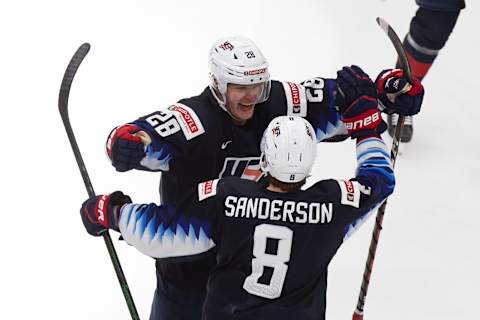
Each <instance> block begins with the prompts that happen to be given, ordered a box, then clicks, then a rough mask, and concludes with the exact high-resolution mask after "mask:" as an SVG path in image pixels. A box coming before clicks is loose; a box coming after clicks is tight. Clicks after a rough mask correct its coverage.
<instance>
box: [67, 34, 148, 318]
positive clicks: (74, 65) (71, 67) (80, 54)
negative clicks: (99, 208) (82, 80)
mask: <svg viewBox="0 0 480 320" xmlns="http://www.w3.org/2000/svg"><path fill="white" fill-rule="evenodd" d="M89 50H90V44H88V43H84V44H82V45H81V46H80V47H79V48H78V49H77V51H76V52H75V54H74V55H73V57H72V59H71V60H70V62H69V63H68V67H67V70H66V71H65V74H64V75H63V79H62V84H61V86H60V94H59V96H58V109H59V111H60V116H61V117H62V121H63V125H64V126H65V130H66V131H67V135H68V139H69V140H70V145H71V146H72V149H73V154H74V155H75V159H76V160H77V164H78V168H79V169H80V172H81V174H82V178H83V182H84V183H85V187H86V188H87V192H88V196H89V197H94V196H95V191H93V186H92V183H91V182H90V178H89V176H88V172H87V168H86V167H85V163H84V162H83V159H82V155H81V153H80V149H79V148H78V145H77V141H76V139H75V135H74V134H73V130H72V126H71V125H70V119H69V117H68V96H69V95H70V87H71V86H72V81H73V78H74V77H75V74H76V73H77V70H78V68H79V67H80V64H81V63H82V61H83V59H84V58H85V56H86V55H87V53H88V51H89ZM102 236H103V239H104V240H105V244H106V245H107V250H108V253H109V255H110V259H111V260H112V263H113V268H114V269H115V273H116V274H117V278H118V281H119V282H120V287H121V288H122V292H123V296H124V297H125V301H126V302H127V305H128V310H129V311H130V315H131V316H132V319H133V320H140V318H139V316H138V313H137V309H136V308H135V303H134V302H133V298H132V295H131V293H130V289H129V288H128V284H127V280H126V279H125V275H124V274H123V271H122V267H121V265H120V261H119V260H118V256H117V252H116V251H115V247H114V246H113V242H112V239H111V238H110V234H109V233H108V231H105V232H104V233H103V234H102Z"/></svg>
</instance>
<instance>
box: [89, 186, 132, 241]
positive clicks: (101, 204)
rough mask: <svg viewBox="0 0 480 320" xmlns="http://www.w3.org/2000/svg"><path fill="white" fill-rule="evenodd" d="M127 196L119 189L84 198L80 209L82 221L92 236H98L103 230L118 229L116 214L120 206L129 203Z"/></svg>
mask: <svg viewBox="0 0 480 320" xmlns="http://www.w3.org/2000/svg"><path fill="white" fill-rule="evenodd" d="M131 202H132V200H131V199H130V197H129V196H127V195H124V194H123V192H121V191H115V192H113V193H111V194H109V195H100V196H95V197H92V198H90V199H88V200H86V201H85V202H84V203H83V204H82V208H81V209H80V215H81V216H82V222H83V225H84V226H85V229H87V232H88V233H89V234H91V235H92V236H100V235H101V234H102V233H103V232H104V231H105V230H107V229H113V230H117V231H118V215H119V213H120V208H121V207H122V206H123V205H124V204H126V203H131Z"/></svg>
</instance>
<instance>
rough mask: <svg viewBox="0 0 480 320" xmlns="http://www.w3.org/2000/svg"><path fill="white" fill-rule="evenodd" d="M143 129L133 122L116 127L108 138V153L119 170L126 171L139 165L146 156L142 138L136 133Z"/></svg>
mask: <svg viewBox="0 0 480 320" xmlns="http://www.w3.org/2000/svg"><path fill="white" fill-rule="evenodd" d="M140 130H141V129H140V128H139V127H138V126H136V125H133V124H125V125H123V126H119V127H116V128H115V129H113V130H112V132H110V135H109V136H108V139H107V144H106V149H107V155H108V157H109V158H110V161H111V162H112V165H113V166H114V167H115V169H116V170H117V171H120V172H124V171H128V170H131V169H133V168H135V167H137V166H139V164H140V161H141V160H142V159H143V158H144V157H145V147H144V144H143V142H142V139H141V138H140V137H139V136H136V135H135V133H136V132H138V131H140Z"/></svg>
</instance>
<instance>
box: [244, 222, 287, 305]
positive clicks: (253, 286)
mask: <svg viewBox="0 0 480 320" xmlns="http://www.w3.org/2000/svg"><path fill="white" fill-rule="evenodd" d="M268 238H270V239H274V240H278V249H277V252H276V254H270V253H267V252H266V250H267V239H268ZM292 238H293V231H292V230H291V229H290V228H287V227H283V226H277V225H271V224H260V225H258V226H256V227H255V232H254V233H253V256H254V258H253V259H252V273H251V274H250V275H249V276H248V277H247V278H245V281H244V282H243V289H245V290H246V291H247V292H248V293H250V294H253V295H256V296H260V297H263V298H268V299H275V298H278V297H280V295H281V294H282V288H283V283H284V281H285V277H286V276H287V270H288V265H287V264H286V262H288V261H289V260H290V251H291V248H292ZM264 267H270V268H272V269H273V273H272V276H271V279H270V283H269V284H263V283H260V282H259V280H260V278H261V277H262V275H263V273H264Z"/></svg>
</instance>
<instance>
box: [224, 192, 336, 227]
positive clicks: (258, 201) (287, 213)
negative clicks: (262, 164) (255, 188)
mask: <svg viewBox="0 0 480 320" xmlns="http://www.w3.org/2000/svg"><path fill="white" fill-rule="evenodd" d="M225 216H227V217H230V218H245V219H261V220H271V221H283V222H290V223H311V224H318V223H330V222H331V221H332V216H333V203H331V202H327V203H319V202H313V203H307V202H298V201H289V200H271V199H267V198H249V197H236V196H227V197H226V198H225Z"/></svg>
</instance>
